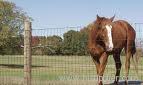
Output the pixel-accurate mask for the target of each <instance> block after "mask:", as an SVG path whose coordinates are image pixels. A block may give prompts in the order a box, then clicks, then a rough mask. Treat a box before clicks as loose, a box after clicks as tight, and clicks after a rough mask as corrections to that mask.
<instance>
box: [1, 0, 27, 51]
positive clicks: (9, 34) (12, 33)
mask: <svg viewBox="0 0 143 85" xmlns="http://www.w3.org/2000/svg"><path fill="white" fill-rule="evenodd" d="M26 17H28V16H26V14H25V12H24V11H22V9H20V8H19V7H17V6H16V5H15V4H14V3H12V2H9V1H3V0H2V1H0V53H1V54H11V53H15V52H16V51H17V52H18V53H16V54H19V50H21V48H20V42H21V39H20V35H21V32H22V30H23V21H24V19H25V18H26ZM13 51H14V52H13Z"/></svg>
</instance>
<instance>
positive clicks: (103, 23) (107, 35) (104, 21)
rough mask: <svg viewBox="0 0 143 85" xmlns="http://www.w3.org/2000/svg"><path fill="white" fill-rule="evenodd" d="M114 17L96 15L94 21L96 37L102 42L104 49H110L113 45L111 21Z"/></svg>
mask: <svg viewBox="0 0 143 85" xmlns="http://www.w3.org/2000/svg"><path fill="white" fill-rule="evenodd" d="M114 17H115V16H113V17H111V18H105V17H99V16H98V15H97V19H96V20H95V21H94V23H95V24H96V30H97V36H98V39H99V40H100V41H102V42H103V44H104V46H105V49H106V51H112V50H113V47H114V46H113V42H112V21H113V20H114Z"/></svg>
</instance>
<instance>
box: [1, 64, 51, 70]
mask: <svg viewBox="0 0 143 85" xmlns="http://www.w3.org/2000/svg"><path fill="white" fill-rule="evenodd" d="M0 66H2V67H6V68H13V69H14V68H15V69H16V68H20V69H23V68H24V65H20V64H19V65H18V64H0ZM40 67H49V66H40V65H32V68H40Z"/></svg>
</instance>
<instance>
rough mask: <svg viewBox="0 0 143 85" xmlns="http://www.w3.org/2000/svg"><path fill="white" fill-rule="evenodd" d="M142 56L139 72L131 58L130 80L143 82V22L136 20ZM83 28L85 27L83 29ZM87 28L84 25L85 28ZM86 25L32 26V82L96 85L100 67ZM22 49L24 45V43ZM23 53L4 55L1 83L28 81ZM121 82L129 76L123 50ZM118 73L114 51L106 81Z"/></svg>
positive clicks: (37, 84)
mask: <svg viewBox="0 0 143 85" xmlns="http://www.w3.org/2000/svg"><path fill="white" fill-rule="evenodd" d="M133 27H134V28H135V30H136V47H137V52H138V55H139V56H140V57H139V62H138V70H139V71H138V72H139V76H137V74H136V72H135V69H134V65H133V63H132V61H131V68H130V72H129V81H130V82H129V83H130V84H132V85H134V84H136V85H137V84H138V85H141V84H143V83H142V81H143V62H142V61H143V37H142V36H143V24H142V23H135V24H133ZM81 28H82V29H81ZM83 28H84V29H83ZM86 44H87V34H86V27H65V28H46V29H34V28H33V29H32V42H31V45H32V68H31V69H32V71H31V73H32V74H31V75H32V85H96V83H97V74H96V67H95V65H94V63H93V60H92V58H91V57H90V55H89V54H88V53H87V48H86ZM21 49H23V48H22V47H21ZM23 61H24V56H23V54H15V55H0V85H24V84H23V83H24V82H23V81H24V70H23V68H24V62H23ZM121 62H122V68H121V75H120V80H121V81H120V83H121V84H122V83H123V82H122V81H124V79H125V66H124V65H125V64H124V63H125V55H124V52H122V54H121ZM114 76H115V63H114V60H113V57H112V55H111V56H110V57H109V58H108V64H107V66H106V69H105V72H104V77H103V81H104V83H105V84H111V83H113V81H114Z"/></svg>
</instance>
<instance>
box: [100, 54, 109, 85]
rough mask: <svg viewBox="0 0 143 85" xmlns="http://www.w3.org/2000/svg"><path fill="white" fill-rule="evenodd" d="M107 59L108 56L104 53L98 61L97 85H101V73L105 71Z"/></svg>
mask: <svg viewBox="0 0 143 85" xmlns="http://www.w3.org/2000/svg"><path fill="white" fill-rule="evenodd" d="M107 59H108V55H107V53H106V52H104V53H103V54H102V55H101V57H100V59H99V60H100V67H99V73H98V84H99V85H103V83H102V78H103V73H104V71H105V67H106V64H107Z"/></svg>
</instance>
